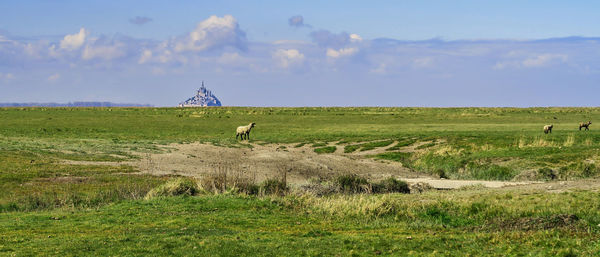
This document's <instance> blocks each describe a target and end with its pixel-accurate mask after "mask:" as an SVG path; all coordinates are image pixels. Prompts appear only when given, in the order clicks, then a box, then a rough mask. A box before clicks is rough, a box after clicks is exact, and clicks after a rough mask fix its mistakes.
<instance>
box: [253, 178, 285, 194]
mask: <svg viewBox="0 0 600 257" xmlns="http://www.w3.org/2000/svg"><path fill="white" fill-rule="evenodd" d="M260 191H261V193H262V194H265V195H285V193H286V192H287V191H288V187H287V184H286V182H285V181H282V180H279V179H268V180H265V181H264V182H263V183H262V185H261V187H260Z"/></svg>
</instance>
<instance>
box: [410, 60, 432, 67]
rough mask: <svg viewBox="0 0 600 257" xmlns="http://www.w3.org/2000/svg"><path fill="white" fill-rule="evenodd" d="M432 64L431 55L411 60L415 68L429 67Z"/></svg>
mask: <svg viewBox="0 0 600 257" xmlns="http://www.w3.org/2000/svg"><path fill="white" fill-rule="evenodd" d="M432 65H433V58H432V57H422V58H416V59H414V60H413V66H414V67H417V68H425V67H431V66H432Z"/></svg>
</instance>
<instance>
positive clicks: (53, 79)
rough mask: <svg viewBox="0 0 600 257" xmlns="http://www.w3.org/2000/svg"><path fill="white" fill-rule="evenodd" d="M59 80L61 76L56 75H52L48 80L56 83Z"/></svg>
mask: <svg viewBox="0 0 600 257" xmlns="http://www.w3.org/2000/svg"><path fill="white" fill-rule="evenodd" d="M59 78H60V74H58V73H54V74H52V75H50V76H49V77H48V79H47V80H48V81H55V80H57V79H59Z"/></svg>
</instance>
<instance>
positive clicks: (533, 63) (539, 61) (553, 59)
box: [522, 54, 568, 67]
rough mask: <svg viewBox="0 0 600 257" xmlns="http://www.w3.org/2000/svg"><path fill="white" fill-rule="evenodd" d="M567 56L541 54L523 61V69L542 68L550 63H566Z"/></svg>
mask: <svg viewBox="0 0 600 257" xmlns="http://www.w3.org/2000/svg"><path fill="white" fill-rule="evenodd" d="M567 58H568V56H567V55H565V54H542V55H538V56H535V57H531V58H527V59H525V60H524V61H523V62H522V64H523V66H524V67H542V66H547V65H550V64H552V63H559V62H566V61H567Z"/></svg>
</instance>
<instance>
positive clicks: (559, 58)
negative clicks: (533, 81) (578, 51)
mask: <svg viewBox="0 0 600 257" xmlns="http://www.w3.org/2000/svg"><path fill="white" fill-rule="evenodd" d="M522 55H524V54H522V53H518V52H516V51H511V52H509V53H508V55H507V56H509V57H520V56H522ZM568 59H569V56H568V55H566V54H538V55H530V56H529V57H526V58H525V59H521V60H519V58H513V59H512V60H505V61H499V62H497V63H496V64H495V65H494V67H493V69H495V70H502V69H507V68H540V67H546V66H552V65H557V64H560V63H564V62H566V61H567V60H568Z"/></svg>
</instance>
